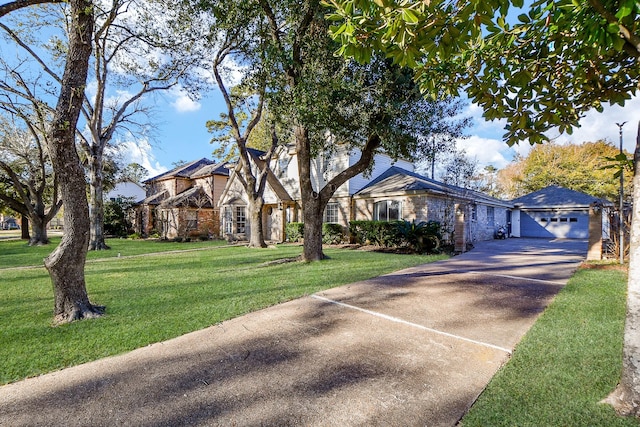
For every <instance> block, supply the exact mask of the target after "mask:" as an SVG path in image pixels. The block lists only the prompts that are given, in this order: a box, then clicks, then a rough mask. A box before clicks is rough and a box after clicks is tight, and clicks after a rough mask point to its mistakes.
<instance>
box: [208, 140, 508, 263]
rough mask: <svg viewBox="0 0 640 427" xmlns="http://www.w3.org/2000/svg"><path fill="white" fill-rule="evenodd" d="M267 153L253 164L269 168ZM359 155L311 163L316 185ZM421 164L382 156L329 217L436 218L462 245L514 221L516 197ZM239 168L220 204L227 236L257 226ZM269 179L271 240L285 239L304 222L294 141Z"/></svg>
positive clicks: (331, 206)
mask: <svg viewBox="0 0 640 427" xmlns="http://www.w3.org/2000/svg"><path fill="white" fill-rule="evenodd" d="M263 155H264V153H262V152H259V151H256V150H253V151H252V152H251V156H250V158H251V159H252V162H253V163H254V167H256V168H263V167H264V160H263ZM359 157H360V153H359V152H357V151H348V150H346V149H338V150H337V152H334V153H323V154H321V155H320V156H318V157H317V158H316V159H314V160H313V163H312V165H311V170H312V181H313V183H314V188H316V189H319V188H322V187H324V185H326V184H327V183H328V182H329V181H330V180H331V179H332V178H333V177H334V176H336V175H337V174H338V173H340V172H341V171H343V170H344V169H346V168H347V167H348V166H350V165H352V164H354V163H355V162H356V161H357V160H358V159H359ZM414 170H415V168H414V165H413V163H412V162H409V161H407V160H402V159H400V160H395V161H394V160H393V159H391V158H390V157H389V156H387V155H384V154H377V155H376V156H375V158H374V164H373V165H372V167H371V168H370V170H368V171H367V172H366V173H363V174H359V175H357V176H355V177H354V178H352V179H350V180H349V181H347V182H346V183H344V184H343V185H341V186H340V187H338V188H337V189H336V190H335V193H334V195H333V197H332V198H331V200H330V201H329V202H328V204H327V206H326V209H325V213H324V221H325V222H329V223H337V224H341V225H342V226H343V227H344V228H345V230H346V229H347V227H348V225H349V222H350V221H352V220H383V221H385V220H386V221H390V220H398V219H406V220H409V221H411V220H416V221H428V220H435V221H439V222H440V223H441V224H443V226H444V228H445V229H446V231H448V232H449V234H448V236H447V237H449V238H451V239H453V238H452V237H451V236H453V235H454V232H455V234H456V241H457V243H459V245H460V250H465V248H466V246H467V244H468V243H472V242H473V241H476V240H485V239H492V238H493V237H494V232H495V229H496V227H497V226H498V225H500V224H502V225H505V224H506V223H507V222H508V212H509V211H510V208H511V207H512V205H511V204H510V203H509V202H505V201H502V200H498V199H495V198H492V197H489V196H487V195H485V194H482V193H479V192H475V191H470V190H465V189H462V188H459V187H454V186H449V185H446V184H443V183H440V182H437V181H434V180H431V179H428V178H426V177H423V176H421V175H419V174H417V173H415V171H414ZM237 173H239V171H237V170H234V171H233V172H232V173H231V175H230V177H229V181H228V182H227V188H225V191H224V193H223V195H222V197H221V199H220V202H219V205H220V207H221V211H222V213H223V215H222V218H221V221H222V227H223V231H224V234H225V236H226V237H227V238H230V239H238V240H242V239H246V237H247V236H248V232H249V229H250V227H251V224H250V223H249V222H248V220H247V215H246V209H247V206H248V199H247V197H246V194H245V191H244V188H243V187H242V185H241V183H240V180H239V179H238V178H237ZM267 183H268V185H267V188H266V190H265V194H264V201H265V209H264V214H263V229H264V231H265V240H271V241H276V242H283V241H284V240H285V238H286V236H285V232H284V230H285V225H286V223H289V222H296V221H299V220H300V218H302V215H301V209H303V207H302V206H301V205H300V199H301V197H300V189H299V186H298V184H297V183H298V164H297V158H296V153H295V149H294V148H293V147H290V146H289V147H282V148H281V150H280V151H279V152H278V153H277V155H276V156H274V159H273V160H272V161H271V172H270V174H269V175H268V180H267Z"/></svg>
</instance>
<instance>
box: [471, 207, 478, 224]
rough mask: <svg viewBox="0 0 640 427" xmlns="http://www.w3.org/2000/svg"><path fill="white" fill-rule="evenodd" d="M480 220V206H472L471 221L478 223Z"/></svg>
mask: <svg viewBox="0 0 640 427" xmlns="http://www.w3.org/2000/svg"><path fill="white" fill-rule="evenodd" d="M477 219H478V205H471V220H472V221H476V220H477Z"/></svg>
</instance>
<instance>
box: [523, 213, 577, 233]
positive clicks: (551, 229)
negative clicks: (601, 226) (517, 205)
mask: <svg viewBox="0 0 640 427" xmlns="http://www.w3.org/2000/svg"><path fill="white" fill-rule="evenodd" d="M520 234H521V235H522V237H559V238H567V239H586V238H588V237H589V211H588V210H554V211H533V210H529V211H521V213H520Z"/></svg>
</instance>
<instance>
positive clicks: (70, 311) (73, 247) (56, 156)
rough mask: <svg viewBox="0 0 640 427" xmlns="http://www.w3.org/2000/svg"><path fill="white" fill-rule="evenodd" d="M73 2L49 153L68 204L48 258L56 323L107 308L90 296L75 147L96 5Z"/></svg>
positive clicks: (6, 8) (85, 213)
mask: <svg viewBox="0 0 640 427" xmlns="http://www.w3.org/2000/svg"><path fill="white" fill-rule="evenodd" d="M41 3H46V2H44V1H38V0H23V1H20V0H16V1H14V2H9V3H3V4H0V18H2V17H3V16H5V15H7V14H9V13H12V12H14V11H16V10H19V9H22V8H24V7H29V6H33V5H37V4H41ZM69 7H70V12H71V13H70V17H71V28H72V29H73V30H72V31H71V34H70V40H69V49H68V51H67V52H66V62H65V67H64V73H63V74H62V80H61V84H60V89H59V93H58V102H57V104H56V107H55V110H54V113H53V117H52V120H51V123H50V127H49V130H48V133H49V137H48V138H47V141H48V149H49V155H50V156H51V162H52V164H53V169H54V171H55V173H56V175H57V177H58V179H59V181H60V195H61V199H62V202H63V204H64V207H65V209H64V225H65V233H64V235H63V237H62V241H61V242H60V244H59V245H58V247H57V248H56V249H55V250H54V251H53V252H52V253H51V254H50V255H49V256H48V257H47V258H46V259H45V266H46V268H47V270H48V271H49V274H50V276H51V280H52V282H53V291H54V322H55V323H65V322H70V321H73V320H77V319H81V318H88V317H95V316H99V315H101V314H102V313H103V311H104V307H100V306H96V305H94V304H92V303H91V302H90V301H89V297H88V295H87V289H86V283H85V276H84V266H85V261H86V257H87V246H88V243H89V209H88V204H87V196H86V191H85V189H86V181H85V178H84V171H83V169H82V164H81V163H80V158H79V156H78V153H77V151H76V147H75V132H76V123H77V121H78V116H79V115H80V108H81V104H82V99H83V92H84V89H85V85H86V81H87V70H88V67H89V57H90V56H91V35H92V31H93V7H92V3H91V1H87V0H69Z"/></svg>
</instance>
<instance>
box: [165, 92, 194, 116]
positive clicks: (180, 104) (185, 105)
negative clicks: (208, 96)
mask: <svg viewBox="0 0 640 427" xmlns="http://www.w3.org/2000/svg"><path fill="white" fill-rule="evenodd" d="M170 96H173V97H175V100H174V101H173V102H172V103H171V106H172V107H173V108H174V109H175V110H176V111H177V112H178V113H192V112H194V111H198V110H200V108H201V107H202V104H200V103H199V102H198V101H194V100H193V99H191V98H189V96H188V95H187V94H186V93H185V92H183V91H181V90H179V89H178V90H174V91H171V94H170Z"/></svg>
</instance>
